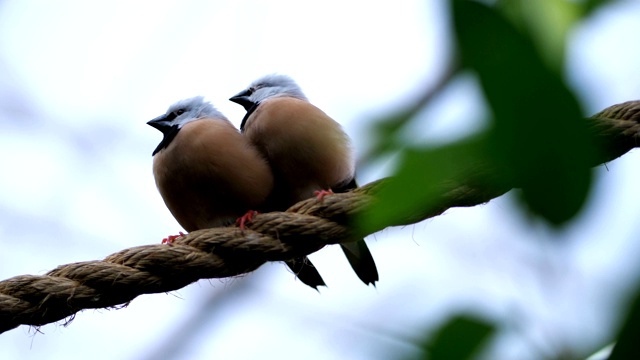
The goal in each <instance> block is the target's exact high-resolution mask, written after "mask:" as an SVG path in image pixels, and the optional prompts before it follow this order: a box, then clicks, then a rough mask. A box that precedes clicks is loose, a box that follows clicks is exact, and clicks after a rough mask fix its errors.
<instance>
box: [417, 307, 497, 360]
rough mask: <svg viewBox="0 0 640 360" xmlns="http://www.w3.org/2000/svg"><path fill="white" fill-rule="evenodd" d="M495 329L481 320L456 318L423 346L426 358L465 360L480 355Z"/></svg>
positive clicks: (434, 359)
mask: <svg viewBox="0 0 640 360" xmlns="http://www.w3.org/2000/svg"><path fill="white" fill-rule="evenodd" d="M494 330H495V329H494V327H493V326H492V325H491V324H488V323H486V322H484V321H481V320H479V319H475V318H472V317H468V316H456V317H454V318H452V319H451V320H449V322H447V323H446V324H444V325H443V326H442V327H441V328H440V329H439V330H438V332H437V333H436V334H435V335H434V336H430V338H429V339H427V340H426V341H425V343H424V344H423V346H422V347H423V349H424V355H425V356H424V357H423V358H425V359H429V360H439V359H442V360H450V359H456V360H464V359H471V358H473V357H475V355H477V354H478V352H479V350H481V348H482V345H484V344H485V343H486V342H487V341H488V340H489V338H490V337H491V336H492V335H493V333H494Z"/></svg>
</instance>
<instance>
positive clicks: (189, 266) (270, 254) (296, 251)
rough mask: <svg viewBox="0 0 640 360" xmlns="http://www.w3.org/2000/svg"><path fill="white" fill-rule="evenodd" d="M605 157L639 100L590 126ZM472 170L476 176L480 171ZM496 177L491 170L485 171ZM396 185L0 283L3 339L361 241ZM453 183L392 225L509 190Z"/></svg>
mask: <svg viewBox="0 0 640 360" xmlns="http://www.w3.org/2000/svg"><path fill="white" fill-rule="evenodd" d="M589 130H590V132H591V133H592V134H594V135H595V136H596V139H598V140H600V145H601V146H602V149H603V150H604V152H603V156H602V157H601V158H599V159H597V161H594V164H593V165H596V164H599V163H604V162H607V161H610V160H613V159H615V158H617V157H619V156H621V155H623V154H624V153H626V152H628V151H629V150H631V149H633V148H635V147H637V146H638V145H639V144H640V141H639V138H640V101H629V102H626V103H622V104H618V105H614V106H611V107H609V108H607V109H605V110H603V111H602V112H600V113H598V114H596V115H594V116H593V117H592V118H590V119H589ZM474 171H476V170H475V169H474ZM479 171H480V172H485V173H487V174H490V173H491V171H493V170H492V169H491V168H487V169H479ZM389 181H393V179H392V178H389V179H383V180H378V181H375V182H372V183H370V184H367V185H365V186H363V187H360V188H358V189H356V190H354V191H352V192H348V193H342V194H335V195H331V196H327V197H325V198H324V199H323V201H322V202H318V201H317V200H315V198H313V199H309V200H305V201H302V202H300V203H298V204H296V205H294V206H293V207H291V208H290V209H289V210H287V211H286V212H272V213H265V214H259V215H257V216H256V217H255V218H254V220H253V222H252V223H251V224H250V225H249V226H248V228H247V229H245V230H240V229H239V228H237V227H227V228H213V229H206V230H199V231H194V232H191V233H189V234H188V235H185V236H183V237H180V238H178V239H176V240H175V242H174V243H172V244H170V245H163V244H157V245H144V246H137V247H133V248H129V249H125V250H122V251H120V252H117V253H115V254H111V255H109V256H107V257H106V258H105V259H104V260H96V261H84V262H77V263H72V264H66V265H61V266H59V267H57V268H56V269H54V270H52V271H50V272H48V273H47V274H46V275H42V276H37V275H21V276H15V277H13V278H10V279H7V280H3V281H0V333H2V332H5V331H7V330H10V329H13V328H15V327H17V326H19V325H33V326H40V325H44V324H48V323H51V322H55V321H58V320H61V319H65V318H68V317H71V318H72V317H73V316H74V315H75V314H76V313H77V312H78V311H81V310H84V309H97V308H112V307H117V306H121V305H126V304H127V303H128V302H130V301H131V300H133V299H134V298H135V297H137V296H139V295H142V294H153V293H161V292H168V291H173V290H177V289H180V288H182V287H184V286H186V285H188V284H190V283H192V282H195V281H197V280H200V279H209V278H225V277H231V276H236V275H240V274H244V273H248V272H251V271H253V270H255V269H257V268H258V267H259V266H261V265H262V264H264V263H265V262H267V261H282V260H289V259H293V258H296V257H300V256H303V255H308V254H310V253H313V252H315V251H317V250H319V249H321V248H322V247H324V246H325V245H329V244H337V243H341V242H350V241H355V240H358V239H360V238H361V237H362V236H363V235H367V234H362V233H357V232H356V230H355V229H354V228H353V227H350V226H349V225H348V224H349V223H348V221H347V219H349V218H351V217H352V216H354V215H357V214H359V213H362V212H363V211H365V210H366V208H367V207H369V206H370V205H371V204H373V203H374V202H375V199H376V193H377V192H378V191H379V190H380V188H381V187H384V186H385V184H387V183H388V182H389ZM510 189H511V186H504V187H503V188H495V187H494V188H492V189H487V188H479V187H476V186H473V185H470V184H450V185H448V186H447V187H444V188H443V193H442V195H441V196H440V198H439V199H437V202H436V203H437V204H438V205H437V206H433V207H431V208H428V209H424V211H421V212H417V213H412V214H410V215H407V217H405V218H403V219H401V220H397V221H395V223H393V224H381V225H380V228H379V229H371V231H370V232H371V233H372V232H375V231H378V230H382V229H383V228H385V227H388V226H397V225H408V224H412V223H416V222H419V221H421V220H424V219H427V218H430V217H433V216H437V215H439V214H441V213H443V212H444V211H446V210H447V209H449V208H451V207H466V206H475V205H479V204H483V203H486V202H488V201H490V200H491V199H493V198H495V197H498V196H500V195H502V194H504V193H505V192H507V191H509V190H510Z"/></svg>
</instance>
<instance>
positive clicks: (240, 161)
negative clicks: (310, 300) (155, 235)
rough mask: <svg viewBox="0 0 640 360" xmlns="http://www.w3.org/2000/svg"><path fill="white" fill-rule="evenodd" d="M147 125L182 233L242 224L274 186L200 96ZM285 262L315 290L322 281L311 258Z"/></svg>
mask: <svg viewBox="0 0 640 360" xmlns="http://www.w3.org/2000/svg"><path fill="white" fill-rule="evenodd" d="M147 124H148V125H150V126H152V127H154V128H156V129H158V130H159V131H160V132H162V134H163V138H162V141H160V143H159V144H158V146H157V147H156V148H155V150H154V151H153V154H152V156H153V175H154V178H155V182H156V186H157V187H158V190H159V192H160V195H161V196H162V199H163V200H164V203H165V204H166V206H167V208H168V209H169V211H170V212H171V214H172V215H173V217H174V218H175V219H176V220H177V221H178V223H179V224H180V225H181V226H182V227H183V228H184V229H185V230H186V231H188V232H191V231H194V230H199V229H207V228H211V227H219V226H229V225H232V224H233V223H234V222H236V220H241V228H243V226H244V223H243V222H242V221H243V220H244V218H245V217H247V216H248V217H249V219H250V217H251V214H253V211H254V210H256V209H261V208H262V206H263V204H264V203H265V201H266V200H267V198H268V196H269V195H270V194H271V192H272V190H273V184H274V179H273V175H272V172H271V169H270V167H269V165H268V163H267V161H266V160H265V159H264V157H263V156H262V155H261V154H260V152H259V151H258V150H257V149H256V148H255V147H254V146H253V145H252V144H251V143H250V142H249V141H248V139H247V138H246V137H244V136H243V135H241V133H240V132H239V131H238V129H236V127H235V126H233V124H232V123H231V122H230V121H229V120H228V119H227V118H226V117H225V116H224V115H223V114H222V113H221V112H220V111H218V110H217V109H216V108H215V107H214V106H213V105H212V104H211V103H210V102H207V101H204V98H203V97H202V96H196V97H192V98H189V99H184V100H180V101H178V102H176V103H175V104H173V105H171V106H170V107H169V109H168V110H167V111H166V113H165V114H163V115H160V116H158V117H156V118H154V119H152V120H150V121H148V122H147ZM181 235H182V233H181ZM176 237H179V236H170V237H169V238H168V239H165V240H168V242H172V241H173V239H175V238H176ZM163 242H166V241H163ZM287 265H289V267H290V268H292V269H295V270H294V272H295V271H297V272H296V274H298V277H299V278H300V276H302V278H300V279H301V280H302V282H303V283H305V284H307V285H309V286H311V287H313V288H315V289H316V290H317V287H318V286H321V285H325V283H324V280H323V279H322V277H321V276H320V274H319V273H318V272H317V270H315V267H313V265H312V264H311V263H310V262H309V263H308V264H305V265H306V266H304V267H303V268H301V267H302V265H301V264H298V263H293V262H290V263H288V264H287Z"/></svg>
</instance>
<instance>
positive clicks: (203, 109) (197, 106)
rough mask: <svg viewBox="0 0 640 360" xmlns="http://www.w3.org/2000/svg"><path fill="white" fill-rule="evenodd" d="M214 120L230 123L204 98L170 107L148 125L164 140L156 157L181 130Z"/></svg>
mask: <svg viewBox="0 0 640 360" xmlns="http://www.w3.org/2000/svg"><path fill="white" fill-rule="evenodd" d="M204 118H214V119H222V120H225V121H229V120H228V119H227V118H226V117H225V116H224V115H222V113H221V112H220V111H218V110H217V109H216V108H215V107H214V106H213V105H211V103H210V102H208V101H204V98H203V97H202V96H196V97H192V98H189V99H184V100H180V101H178V102H176V103H175V104H173V105H171V106H169V109H168V110H167V112H166V113H165V114H163V115H160V116H158V117H156V118H155V119H153V120H151V121H148V122H147V124H148V125H150V126H153V127H154V128H156V129H158V130H160V131H161V132H162V134H163V135H164V138H163V139H162V141H161V142H160V144H159V145H158V147H157V148H156V149H155V150H154V152H153V154H154V155H155V154H156V153H157V152H158V151H160V150H162V149H163V148H165V147H166V146H168V145H169V143H170V142H171V140H173V138H174V137H175V136H176V135H177V134H178V131H179V130H180V128H182V127H183V126H184V125H185V124H188V123H189V122H191V121H194V120H198V119H204Z"/></svg>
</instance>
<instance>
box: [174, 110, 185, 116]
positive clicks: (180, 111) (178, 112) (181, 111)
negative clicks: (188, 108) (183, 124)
mask: <svg viewBox="0 0 640 360" xmlns="http://www.w3.org/2000/svg"><path fill="white" fill-rule="evenodd" d="M174 114H176V116H180V115H182V114H184V109H178V110H176V111H174Z"/></svg>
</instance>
